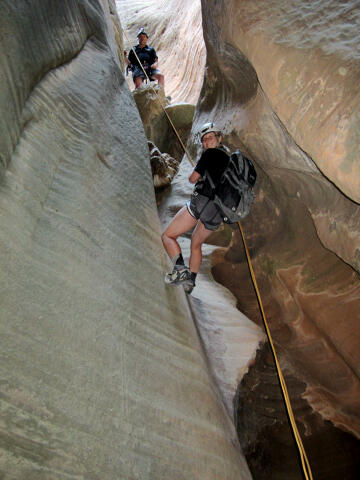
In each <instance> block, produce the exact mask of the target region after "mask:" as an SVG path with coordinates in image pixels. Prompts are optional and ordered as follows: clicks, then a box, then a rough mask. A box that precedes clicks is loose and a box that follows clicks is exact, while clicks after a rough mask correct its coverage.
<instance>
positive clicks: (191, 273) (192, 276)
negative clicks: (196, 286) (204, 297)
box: [190, 272, 197, 283]
mask: <svg viewBox="0 0 360 480" xmlns="http://www.w3.org/2000/svg"><path fill="white" fill-rule="evenodd" d="M190 275H191V280H193V281H194V283H195V280H196V275H197V273H195V272H190Z"/></svg>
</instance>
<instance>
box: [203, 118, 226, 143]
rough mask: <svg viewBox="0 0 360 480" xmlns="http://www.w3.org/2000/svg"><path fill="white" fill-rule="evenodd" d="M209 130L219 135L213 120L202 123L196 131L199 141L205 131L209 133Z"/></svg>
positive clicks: (219, 132) (219, 131)
mask: <svg viewBox="0 0 360 480" xmlns="http://www.w3.org/2000/svg"><path fill="white" fill-rule="evenodd" d="M210 132H214V133H215V134H217V135H221V130H219V129H218V128H217V127H216V125H215V123H214V122H208V123H204V125H203V126H202V127H201V128H200V130H199V131H198V133H197V134H198V137H199V140H200V142H201V140H202V138H203V136H204V135H206V134H207V133H210Z"/></svg>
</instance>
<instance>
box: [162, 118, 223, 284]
mask: <svg viewBox="0 0 360 480" xmlns="http://www.w3.org/2000/svg"><path fill="white" fill-rule="evenodd" d="M198 135H199V137H200V140H201V143H202V146H203V149H204V151H203V153H202V155H201V157H200V159H199V161H198V162H197V164H196V166H195V168H194V170H193V171H192V173H191V174H190V176H189V182H190V183H195V184H196V186H195V189H194V192H193V194H192V196H191V200H190V201H188V202H187V204H186V205H185V206H184V207H182V209H181V210H180V211H179V212H178V213H177V214H176V215H175V217H174V218H173V219H172V220H171V222H170V224H169V225H168V226H167V227H166V229H165V231H164V233H163V234H162V242H163V245H164V248H165V250H166V252H167V254H168V255H169V257H170V258H171V260H172V262H173V271H172V272H171V273H168V274H166V276H165V282H166V283H169V284H175V285H179V284H182V285H183V286H184V289H185V291H186V292H187V293H191V292H192V290H193V288H194V286H195V279H196V275H197V273H198V271H199V269H200V265H201V261H202V253H201V247H202V244H203V243H204V241H205V240H206V239H207V237H208V236H209V235H210V234H211V233H212V232H213V231H214V230H217V229H218V227H219V226H220V224H221V223H222V220H223V217H222V214H221V212H220V210H219V208H218V206H217V205H216V204H215V203H214V202H213V188H212V187H211V186H210V184H209V182H208V181H207V176H208V175H209V176H210V177H211V180H212V182H213V184H214V188H216V186H217V184H218V182H219V181H220V178H221V176H222V174H223V172H224V170H225V168H226V167H227V164H228V162H229V154H230V151H229V149H228V148H227V147H225V146H224V145H222V139H223V138H222V134H221V131H220V130H218V129H217V128H216V126H215V125H214V123H212V122H210V123H206V124H205V125H203V127H202V128H201V130H200V131H199V134H198ZM193 227H195V228H194V231H193V234H192V236H191V253H190V261H189V267H187V266H186V265H185V263H184V259H183V256H182V253H181V248H180V245H179V243H178V242H177V238H178V237H179V236H180V235H182V234H183V233H185V232H187V231H189V230H190V229H192V228H193Z"/></svg>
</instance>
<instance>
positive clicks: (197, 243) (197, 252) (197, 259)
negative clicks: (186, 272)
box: [189, 221, 212, 273]
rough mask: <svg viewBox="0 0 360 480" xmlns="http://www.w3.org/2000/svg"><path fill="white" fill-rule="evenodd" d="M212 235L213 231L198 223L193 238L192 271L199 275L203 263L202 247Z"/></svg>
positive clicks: (190, 266)
mask: <svg viewBox="0 0 360 480" xmlns="http://www.w3.org/2000/svg"><path fill="white" fill-rule="evenodd" d="M211 233H212V230H208V229H207V228H205V226H204V224H203V223H202V222H200V221H199V222H198V224H197V225H196V227H195V230H194V232H193V234H192V237H191V254H190V265H189V268H190V271H191V272H194V273H198V271H199V270H200V265H201V262H202V252H201V247H202V244H203V243H204V241H205V240H206V239H207V238H208V236H209V235H210V234H211Z"/></svg>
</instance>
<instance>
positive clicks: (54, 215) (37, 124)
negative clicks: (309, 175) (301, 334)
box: [0, 0, 250, 480]
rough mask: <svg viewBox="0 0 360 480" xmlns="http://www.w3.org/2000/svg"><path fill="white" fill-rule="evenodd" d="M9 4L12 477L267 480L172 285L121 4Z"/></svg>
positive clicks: (3, 195) (6, 249) (2, 210)
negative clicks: (235, 429) (123, 61)
mask: <svg viewBox="0 0 360 480" xmlns="http://www.w3.org/2000/svg"><path fill="white" fill-rule="evenodd" d="M109 6H110V8H109ZM1 10H2V12H1V13H2V14H1V17H0V32H1V38H0V41H1V49H0V52H1V53H0V79H1V81H0V106H1V113H2V114H1V116H0V118H1V129H0V154H1V161H2V172H1V174H2V176H1V183H0V268H1V272H2V274H1V277H0V290H1V322H0V325H1V327H0V328H1V340H2V348H1V362H0V370H1V400H0V405H1V423H0V436H1V446H0V448H1V456H0V458H1V459H0V476H1V478H3V479H4V480H5V479H6V480H7V479H26V480H32V479H36V480H38V479H44V480H45V479H46V480H50V479H60V478H65V477H66V478H69V479H70V478H71V479H75V478H76V479H80V478H81V479H85V478H86V479H90V478H91V479H94V480H95V479H99V480H100V479H101V480H106V479H108V480H113V479H115V478H121V479H141V480H144V479H149V480H150V479H169V478H176V479H179V480H180V479H184V480H185V479H186V480H189V479H194V480H199V479H206V480H208V479H212V478H213V479H219V478H222V479H228V480H230V479H234V480H235V479H237V480H238V479H239V478H244V479H245V478H250V473H249V471H248V469H247V466H246V463H245V461H244V459H243V458H242V456H241V454H240V452H239V450H238V448H237V447H236V443H234V438H233V436H232V434H231V431H230V430H228V428H227V424H226V422H227V420H226V416H225V415H224V413H223V411H222V409H221V407H220V406H219V404H218V402H217V399H216V396H215V394H214V393H213V389H212V385H211V384H210V381H209V379H208V376H207V373H206V367H205V362H204V361H203V359H202V355H201V352H200V348H199V345H198V341H197V339H196V335H195V331H194V327H193V325H192V322H191V319H190V315H189V311H188V307H187V304H186V303H185V299H184V296H183V295H182V292H180V291H177V290H169V289H168V288H166V287H165V285H164V283H163V273H164V270H165V268H166V261H165V256H164V253H163V250H162V247H161V245H160V236H159V222H158V217H157V212H156V206H155V199H154V192H153V185H152V179H151V171H150V165H149V164H148V163H147V159H148V149H147V144H146V139H145V136H144V130H143V127H142V125H141V122H140V119H139V115H138V113H137V110H136V107H135V103H134V101H133V98H132V96H131V94H130V92H129V91H128V88H127V86H126V83H125V82H124V77H123V74H122V73H121V69H120V63H119V59H118V48H120V47H119V42H117V41H116V40H115V36H114V31H113V29H112V27H111V25H112V24H113V20H114V18H113V17H114V10H113V3H110V4H108V3H107V2H106V1H105V0H103V1H101V2H99V1H96V0H64V1H62V2H58V1H57V0H41V1H40V0H32V1H31V2H29V1H25V0H24V1H22V0H19V1H17V2H13V1H12V0H4V1H3V2H2V4H1ZM115 23H116V24H117V20H116V19H115ZM234 445H235V446H234Z"/></svg>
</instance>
